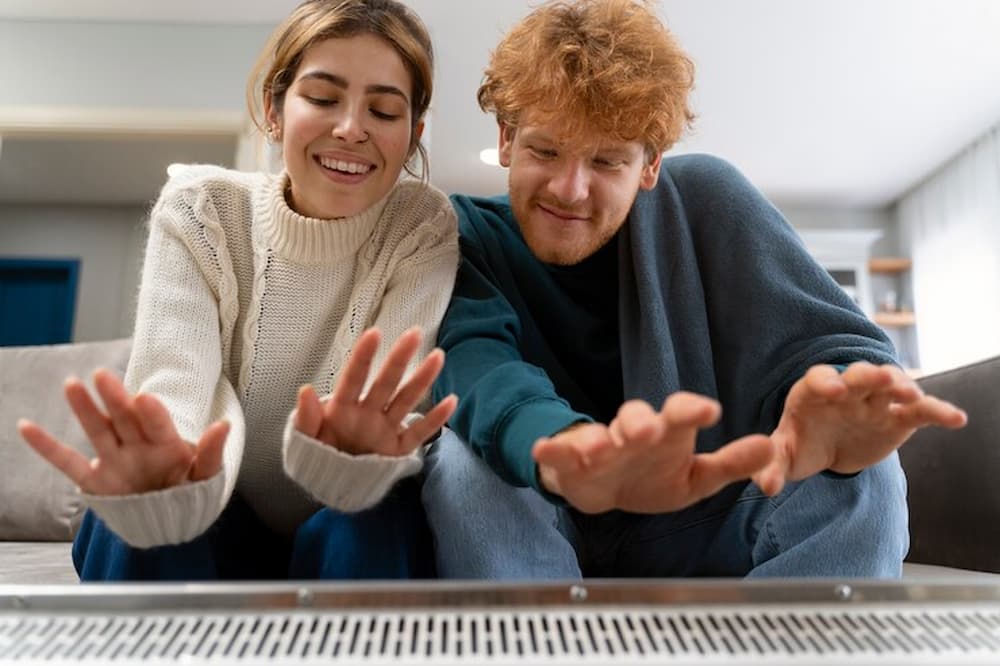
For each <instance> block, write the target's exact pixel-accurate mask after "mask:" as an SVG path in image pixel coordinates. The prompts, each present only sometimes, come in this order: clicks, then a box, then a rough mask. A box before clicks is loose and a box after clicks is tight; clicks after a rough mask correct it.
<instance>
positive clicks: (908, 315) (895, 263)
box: [868, 257, 916, 328]
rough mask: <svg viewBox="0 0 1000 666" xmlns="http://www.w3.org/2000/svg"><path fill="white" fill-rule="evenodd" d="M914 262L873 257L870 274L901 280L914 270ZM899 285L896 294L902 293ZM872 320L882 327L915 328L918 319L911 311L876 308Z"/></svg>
mask: <svg viewBox="0 0 1000 666" xmlns="http://www.w3.org/2000/svg"><path fill="white" fill-rule="evenodd" d="M912 266H913V262H912V261H911V260H910V259H909V258H907V257H872V258H871V259H869V260H868V272H869V273H870V274H872V275H884V276H887V277H891V278H900V277H901V276H902V274H903V273H906V272H907V271H909V270H910V268H912ZM901 286H902V285H900V284H899V283H898V279H897V284H896V285H895V289H894V291H895V293H896V294H897V295H898V294H899V292H900V291H901V289H900V287H901ZM872 319H873V320H874V321H875V323H876V324H878V325H879V326H882V327H890V328H903V327H906V326H913V325H914V324H915V323H916V317H915V316H914V314H913V312H912V311H909V310H884V309H881V308H880V307H878V306H876V309H875V313H874V314H873V315H872Z"/></svg>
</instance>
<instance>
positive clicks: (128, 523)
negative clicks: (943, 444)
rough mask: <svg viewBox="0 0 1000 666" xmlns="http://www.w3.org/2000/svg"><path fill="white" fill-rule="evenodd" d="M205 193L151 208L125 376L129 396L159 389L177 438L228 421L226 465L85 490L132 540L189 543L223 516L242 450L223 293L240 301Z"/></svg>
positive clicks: (166, 197) (171, 194) (172, 192)
mask: <svg viewBox="0 0 1000 666" xmlns="http://www.w3.org/2000/svg"><path fill="white" fill-rule="evenodd" d="M213 213H214V210H212V208H211V202H210V200H209V197H208V195H207V193H206V192H204V191H202V190H201V189H200V188H197V187H193V188H192V187H189V188H183V189H177V188H171V187H170V186H169V185H168V187H167V188H165V189H164V194H163V196H162V197H161V199H160V201H159V202H158V203H157V205H156V206H155V207H154V208H153V211H152V215H151V220H150V232H149V240H148V243H147V246H146V255H145V264H144V267H143V276H142V282H141V287H140V292H139V303H138V309H137V312H136V326H135V333H134V338H133V348H132V355H131V358H130V360H129V365H128V369H127V371H126V376H125V385H126V389H127V390H128V391H129V393H131V394H136V393H148V394H151V395H155V396H156V397H157V398H159V399H160V400H161V401H162V402H163V404H164V405H165V406H166V408H167V410H168V412H169V413H170V415H171V417H172V418H173V420H174V425H175V427H176V428H177V431H178V433H179V434H180V436H181V437H182V438H183V439H185V440H186V441H188V442H191V443H196V442H197V441H198V439H199V438H200V437H201V435H202V433H203V432H204V431H205V428H207V427H208V425H210V424H211V423H212V422H214V421H216V420H218V419H225V420H227V421H228V422H229V424H230V431H229V436H228V439H227V440H226V443H225V448H224V450H223V467H222V470H221V471H220V472H219V473H218V474H216V475H215V476H214V477H212V478H211V479H208V480H204V481H199V482H194V483H185V484H182V485H180V486H175V487H173V488H167V489H164V490H159V491H155V492H148V493H141V494H134V495H126V496H100V497H98V496H93V495H84V499H85V501H86V503H87V504H88V506H90V508H92V509H93V510H94V511H95V512H96V513H97V515H98V516H100V517H101V519H102V520H103V521H104V522H105V523H106V524H107V525H108V526H109V527H110V528H111V529H112V530H113V531H114V532H115V533H116V534H118V536H120V537H121V538H122V539H124V540H125V541H126V542H127V543H129V544H131V545H132V546H135V547H139V548H150V547H153V546H161V545H167V544H177V543H183V542H186V541H190V540H192V539H194V538H195V537H197V536H199V535H200V534H202V533H203V532H204V531H205V530H206V529H208V527H209V526H210V525H211V524H212V523H213V522H215V520H216V519H217V518H218V517H219V515H220V513H221V512H222V509H223V508H224V507H225V505H226V503H227V502H228V500H229V497H230V496H231V494H232V492H233V487H234V485H235V482H236V475H237V472H238V470H239V467H240V461H241V459H242V455H243V442H244V419H243V413H242V409H241V406H240V403H239V400H238V398H237V395H236V391H235V390H234V388H233V386H232V384H231V383H230V381H229V379H228V378H227V377H226V376H225V375H224V373H223V351H222V349H223V341H222V334H221V333H220V328H221V320H222V319H224V317H223V314H222V312H221V311H220V305H219V303H220V301H222V300H224V301H225V302H229V301H233V302H235V299H236V295H235V288H236V287H235V278H233V277H231V274H230V276H229V277H227V271H229V270H231V269H228V268H226V264H227V263H228V262H227V257H228V255H227V249H226V243H225V238H224V236H223V233H222V228H221V226H220V224H219V222H218V221H217V218H216V216H214V214H213Z"/></svg>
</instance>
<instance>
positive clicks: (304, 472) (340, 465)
mask: <svg viewBox="0 0 1000 666" xmlns="http://www.w3.org/2000/svg"><path fill="white" fill-rule="evenodd" d="M293 417H294V412H293V416H292V417H290V418H289V419H288V423H287V424H286V425H285V436H284V447H283V456H282V457H283V458H284V465H285V474H287V475H288V476H289V477H290V478H291V479H292V480H293V481H295V482H296V483H298V484H299V485H300V486H302V487H303V488H304V489H305V490H306V491H308V492H309V493H310V494H311V495H312V496H313V497H315V498H316V499H317V500H319V501H320V502H322V503H323V504H325V505H326V506H328V507H330V508H331V509H336V510H338V511H362V510H364V509H367V508H370V507H372V506H374V505H376V504H378V503H379V501H381V500H382V498H383V497H385V496H386V494H387V493H388V492H389V490H391V489H392V487H393V486H394V485H396V482H397V481H399V480H400V479H402V478H405V477H407V476H412V475H414V474H416V473H417V472H419V471H420V469H421V468H422V467H423V449H419V448H418V449H417V450H416V451H414V452H413V453H411V454H410V455H408V456H382V455H377V454H374V453H370V454H364V455H357V456H355V455H351V454H349V453H344V452H343V451H341V450H339V449H336V448H334V447H332V446H328V445H326V444H324V443H323V442H320V441H319V440H316V439H313V438H312V437H309V436H307V435H304V434H302V433H301V432H299V431H298V430H296V429H295V427H294V425H293Z"/></svg>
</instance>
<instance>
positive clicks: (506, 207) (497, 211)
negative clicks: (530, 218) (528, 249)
mask: <svg viewBox="0 0 1000 666" xmlns="http://www.w3.org/2000/svg"><path fill="white" fill-rule="evenodd" d="M450 199H451V205H452V206H453V207H454V208H455V214H456V215H458V230H459V233H460V234H461V235H462V237H463V238H465V237H474V238H481V237H489V236H496V235H507V234H510V233H513V232H514V231H515V229H516V227H517V223H516V221H515V219H514V212H513V210H511V207H510V197H509V196H508V195H506V194H498V195H495V196H489V197H481V196H470V195H467V194H452V195H451V197H450Z"/></svg>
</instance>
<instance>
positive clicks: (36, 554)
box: [0, 541, 80, 585]
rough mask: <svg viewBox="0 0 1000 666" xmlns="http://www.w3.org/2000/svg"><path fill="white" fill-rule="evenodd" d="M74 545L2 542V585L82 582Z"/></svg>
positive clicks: (0, 582) (0, 547) (0, 575)
mask: <svg viewBox="0 0 1000 666" xmlns="http://www.w3.org/2000/svg"><path fill="white" fill-rule="evenodd" d="M72 547H73V544H71V543H68V542H61V543H59V542H51V543H38V542H34V543H26V542H4V541H0V585H26V584H42V585H58V584H69V583H77V582H79V580H80V579H79V578H78V577H77V575H76V571H75V570H74V569H73V557H72Z"/></svg>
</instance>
